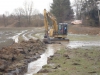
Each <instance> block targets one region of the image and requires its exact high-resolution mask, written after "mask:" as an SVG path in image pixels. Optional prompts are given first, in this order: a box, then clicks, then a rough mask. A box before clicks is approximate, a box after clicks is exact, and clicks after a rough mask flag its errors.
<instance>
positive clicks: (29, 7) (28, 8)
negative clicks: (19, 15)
mask: <svg viewBox="0 0 100 75" xmlns="http://www.w3.org/2000/svg"><path fill="white" fill-rule="evenodd" d="M24 12H25V16H26V19H27V23H28V25H30V24H31V16H32V13H33V2H32V1H31V2H30V3H28V2H25V3H24Z"/></svg>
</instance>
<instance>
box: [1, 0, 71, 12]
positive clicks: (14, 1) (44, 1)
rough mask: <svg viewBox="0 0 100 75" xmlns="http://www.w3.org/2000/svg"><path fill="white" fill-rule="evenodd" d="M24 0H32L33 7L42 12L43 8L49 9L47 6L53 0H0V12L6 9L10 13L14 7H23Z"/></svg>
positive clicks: (28, 0)
mask: <svg viewBox="0 0 100 75" xmlns="http://www.w3.org/2000/svg"><path fill="white" fill-rule="evenodd" d="M25 1H27V2H30V1H33V8H34V9H37V10H39V12H40V13H42V12H43V10H44V8H46V9H47V10H49V9H50V7H49V6H50V4H51V3H52V1H53V0H0V14H3V13H5V12H6V11H8V12H9V13H12V12H13V11H14V9H16V8H19V7H23V6H24V5H23V4H24V2H25ZM71 1H72V0H71Z"/></svg>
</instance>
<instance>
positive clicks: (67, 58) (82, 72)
mask: <svg viewBox="0 0 100 75" xmlns="http://www.w3.org/2000/svg"><path fill="white" fill-rule="evenodd" d="M35 75H100V47H91V48H90V49H83V48H77V49H61V50H60V51H58V52H56V53H55V55H54V56H52V57H51V58H49V60H48V65H45V66H43V69H42V70H41V71H40V72H39V73H37V74H35Z"/></svg>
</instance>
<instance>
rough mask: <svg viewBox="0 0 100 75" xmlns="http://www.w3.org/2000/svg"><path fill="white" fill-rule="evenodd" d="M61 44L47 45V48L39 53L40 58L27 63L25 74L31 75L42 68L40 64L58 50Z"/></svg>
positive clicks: (44, 63)
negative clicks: (42, 52)
mask: <svg viewBox="0 0 100 75" xmlns="http://www.w3.org/2000/svg"><path fill="white" fill-rule="evenodd" d="M61 47H62V46H61V44H55V45H53V44H52V45H48V48H47V50H46V51H45V53H44V54H42V55H41V58H39V59H38V60H36V61H34V62H31V63H29V64H28V71H27V73H26V74H25V75H33V74H35V73H37V72H38V71H39V70H41V69H42V66H44V65H46V64H47V60H48V57H50V56H52V55H54V53H55V52H56V51H57V50H60V48H61Z"/></svg>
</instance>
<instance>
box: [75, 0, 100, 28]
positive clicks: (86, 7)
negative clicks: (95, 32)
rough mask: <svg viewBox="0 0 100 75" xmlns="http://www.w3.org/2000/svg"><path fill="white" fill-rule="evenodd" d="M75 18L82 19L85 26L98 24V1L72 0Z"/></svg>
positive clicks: (99, 19) (99, 5) (99, 6)
mask: <svg viewBox="0 0 100 75" xmlns="http://www.w3.org/2000/svg"><path fill="white" fill-rule="evenodd" d="M73 8H74V12H75V13H76V18H77V19H81V20H82V21H83V25H86V26H95V27H96V26H100V14H99V13H100V1H99V0H75V1H74V2H73Z"/></svg>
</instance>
